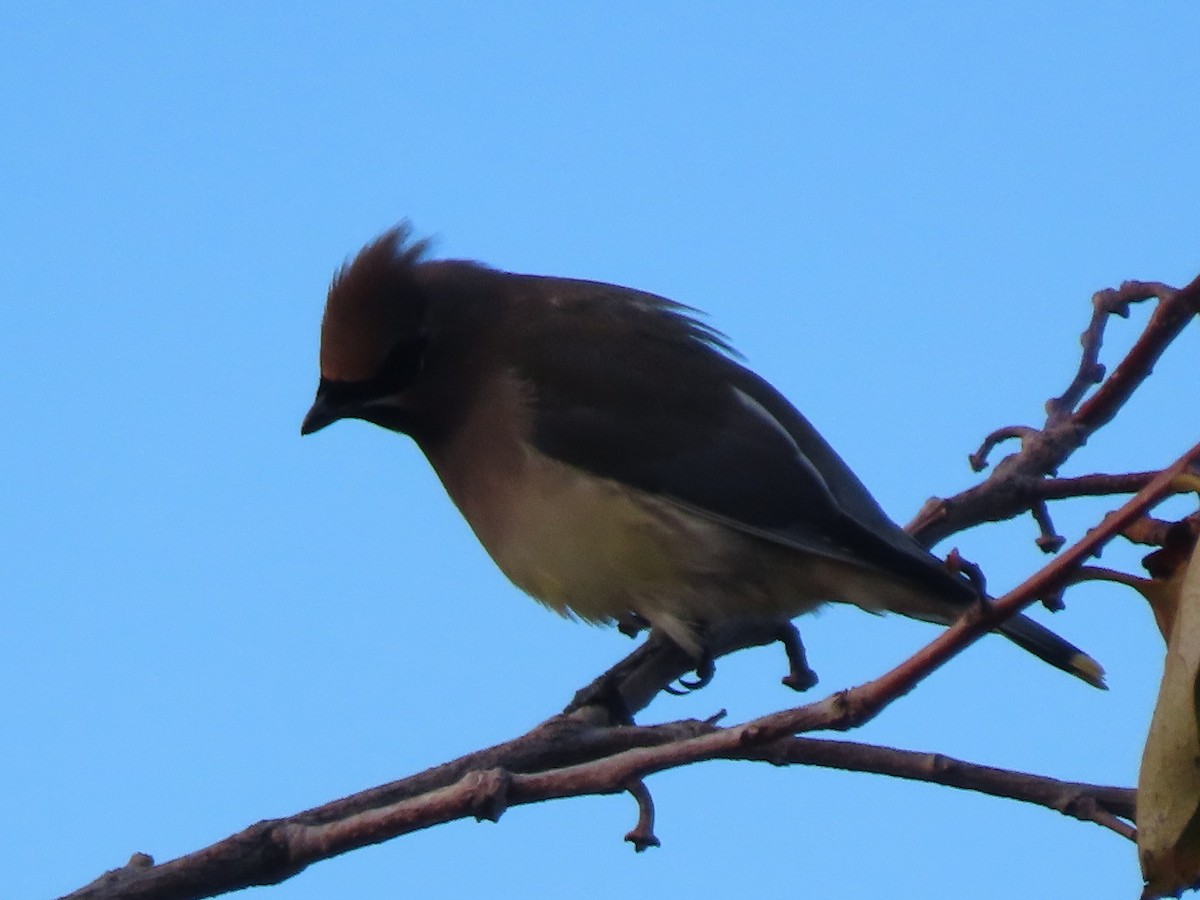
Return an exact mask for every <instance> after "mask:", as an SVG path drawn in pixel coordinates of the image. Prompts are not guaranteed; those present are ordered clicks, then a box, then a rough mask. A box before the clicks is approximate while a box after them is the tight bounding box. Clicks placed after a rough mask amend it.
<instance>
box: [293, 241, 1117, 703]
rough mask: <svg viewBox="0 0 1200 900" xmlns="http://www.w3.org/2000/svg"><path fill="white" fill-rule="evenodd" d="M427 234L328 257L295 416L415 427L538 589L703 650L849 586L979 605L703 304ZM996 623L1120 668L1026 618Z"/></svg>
mask: <svg viewBox="0 0 1200 900" xmlns="http://www.w3.org/2000/svg"><path fill="white" fill-rule="evenodd" d="M426 250H427V245H426V242H424V241H414V240H412V237H411V233H410V229H409V227H408V226H407V225H401V226H399V227H397V228H394V229H392V230H391V231H388V232H387V233H385V234H384V235H382V236H381V237H380V238H378V239H377V240H375V241H374V242H373V243H371V244H369V245H367V246H366V247H365V248H364V249H363V250H362V251H361V252H360V253H359V254H358V256H357V257H355V258H354V260H353V261H351V262H349V263H348V264H346V265H344V266H343V267H342V268H341V270H340V271H339V272H338V273H337V274H336V275H335V277H334V279H333V282H332V284H331V286H330V288H329V295H328V299H327V302H326V306H325V315H324V319H323V321H322V325H321V350H320V363H321V378H320V384H319V387H318V389H317V396H316V400H315V402H314V403H313V406H312V409H311V410H310V411H309V413H308V415H307V417H306V418H305V419H304V424H303V425H302V427H301V433H302V434H311V433H312V432H315V431H318V430H320V429H322V428H324V427H325V426H327V425H329V424H331V423H332V422H335V421H337V420H338V419H343V418H355V419H365V420H366V421H368V422H373V423H375V424H376V425H380V426H382V427H384V428H387V429H390V430H392V431H398V432H401V433H404V434H407V435H409V436H411V437H412V438H413V440H415V441H416V443H417V445H418V446H419V447H420V448H421V450H422V451H423V452H424V453H425V456H426V457H427V458H428V459H429V462H430V463H431V464H432V466H433V468H434V470H435V471H436V472H437V474H438V477H439V478H440V479H441V481H442V484H443V485H445V488H446V491H447V493H449V495H450V497H451V499H452V500H453V501H454V503H455V504H456V505H457V506H458V508H459V510H460V511H461V512H462V514H463V516H464V517H466V520H467V522H469V523H470V526H471V528H472V529H473V530H474V532H475V534H476V535H477V536H478V538H479V541H480V542H481V543H482V544H483V546H484V548H485V549H486V550H487V552H488V553H489V554H491V557H492V559H493V560H495V562H496V564H497V565H498V566H499V567H500V569H501V570H502V571H503V572H504V574H505V575H507V576H508V578H509V579H511V580H512V582H513V583H514V584H516V585H517V586H518V587H520V588H521V589H522V590H524V591H525V592H526V593H528V594H530V595H532V596H533V597H534V598H536V599H537V600H539V601H541V602H542V603H544V604H545V605H546V606H548V607H550V608H551V609H554V610H556V611H558V612H560V613H563V614H573V615H575V616H577V617H578V618H580V619H583V620H585V621H587V622H595V623H612V622H622V623H629V622H635V623H644V624H648V625H649V626H650V627H651V629H652V630H653V631H654V632H657V633H658V634H660V635H665V636H666V637H668V638H669V639H670V640H672V641H674V642H675V643H676V644H677V645H679V646H680V647H681V648H683V649H684V650H685V651H686V652H687V653H688V654H690V656H691V657H692V658H694V659H696V660H697V662H698V663H699V662H701V661H703V660H704V659H705V656H706V652H707V651H706V647H705V635H706V633H707V631H708V630H709V629H711V628H713V627H715V626H718V625H721V624H722V623H728V622H730V621H731V620H738V619H741V618H747V619H750V618H754V619H771V620H778V621H780V622H784V623H786V622H787V621H788V620H790V619H791V618H793V617H795V616H797V615H799V614H801V613H805V612H809V611H811V610H813V609H815V608H816V607H818V606H820V605H822V604H823V603H825V602H826V601H840V602H843V603H852V604H855V605H857V606H860V607H862V608H863V609H866V610H869V611H872V612H882V611H888V610H890V611H894V612H898V613H901V614H903V615H906V616H910V617H913V618H917V619H924V620H928V621H933V622H937V623H941V624H949V623H951V622H953V621H954V620H955V619H957V618H958V617H960V616H961V615H962V614H963V613H964V612H965V611H967V610H968V609H969V608H970V606H971V604H972V603H974V602H976V601H977V600H978V595H977V593H976V591H975V589H974V588H973V587H972V586H971V584H970V583H969V582H968V581H967V579H965V578H963V577H962V576H961V575H959V574H956V573H954V572H952V571H950V570H949V569H948V568H947V567H946V566H945V564H943V563H942V562H941V561H940V560H938V559H937V558H936V557H934V556H932V555H931V554H930V553H928V552H927V551H926V550H924V549H923V548H922V547H920V546H919V545H918V544H917V543H916V542H915V541H914V540H913V539H912V538H910V537H909V536H908V535H907V534H906V533H905V532H904V531H903V530H901V529H900V528H899V527H898V526H897V525H896V524H895V523H893V522H892V521H891V520H890V519H889V518H888V517H887V515H886V514H885V513H884V512H883V510H882V509H881V508H880V507H879V505H878V504H877V503H876V501H875V500H874V498H873V497H872V496H871V495H870V493H869V492H868V491H867V489H866V488H865V487H864V486H863V485H862V483H861V482H860V481H859V480H858V478H857V477H856V476H855V475H854V473H853V472H852V471H851V470H850V468H849V467H848V466H847V465H846V464H845V463H844V462H843V461H842V460H841V458H840V457H838V455H837V454H836V453H835V452H834V451H833V449H832V448H831V447H830V446H829V445H828V444H827V443H826V442H825V440H824V439H823V438H822V437H821V436H820V435H819V434H818V433H817V431H816V430H815V429H814V428H813V427H812V425H810V424H809V423H808V421H807V420H806V419H805V418H804V417H803V416H802V415H801V414H800V413H799V412H798V411H797V410H796V409H795V408H794V407H793V406H792V405H791V404H790V403H789V402H788V401H787V400H786V399H784V397H783V396H782V395H781V394H780V393H779V392H778V391H776V390H775V389H774V388H773V387H771V385H769V384H768V383H767V382H766V381H764V380H763V379H762V378H760V377H759V376H758V375H756V374H754V373H753V372H751V371H750V370H749V369H747V368H745V367H744V366H743V365H741V364H740V363H739V362H738V361H737V359H736V358H735V355H734V353H733V351H732V350H731V348H730V346H729V345H728V344H727V343H726V339H725V338H724V337H723V336H722V335H721V334H720V333H718V332H716V331H714V330H713V329H711V328H710V327H709V326H707V325H705V324H703V323H702V322H700V321H698V320H697V319H696V318H695V317H694V315H693V313H694V310H692V309H690V308H689V307H686V306H682V305H680V304H678V303H675V302H673V301H671V300H667V299H664V298H663V297H658V296H655V295H654V294H648V293H644V292H642V291H638V290H633V289H631V288H626V287H618V286H616V285H611V284H602V283H599V282H593V281H581V280H575V279H568V278H551V277H543V276H535V275H518V274H513V273H509V272H503V271H498V270H496V269H492V268H489V267H487V266H485V265H482V264H479V263H475V262H467V261H461V260H429V259H426V258H425V255H426ZM999 631H1000V632H1001V633H1002V634H1004V635H1005V636H1006V637H1008V638H1009V639H1010V640H1012V641H1013V642H1014V643H1016V644H1017V645H1019V646H1020V647H1023V648H1024V649H1026V650H1028V651H1029V652H1031V653H1033V654H1034V655H1036V656H1038V657H1040V658H1041V659H1043V660H1045V661H1046V662H1048V663H1050V664H1051V665H1053V666H1057V667H1058V668H1060V669H1063V670H1065V671H1067V672H1070V673H1071V674H1073V675H1076V676H1078V677H1079V678H1081V679H1083V680H1084V681H1086V682H1088V683H1090V684H1093V685H1096V686H1097V687H1103V686H1104V672H1103V669H1102V668H1101V667H1100V665H1099V664H1098V663H1096V662H1095V661H1094V660H1093V659H1091V658H1090V657H1089V656H1087V655H1086V654H1085V653H1083V652H1082V651H1080V650H1079V649H1078V648H1076V647H1074V646H1072V645H1071V644H1069V643H1067V642H1066V641H1065V640H1063V639H1062V638H1060V637H1058V636H1057V635H1056V634H1054V633H1053V632H1051V631H1049V630H1047V629H1046V628H1043V627H1042V626H1041V625H1039V624H1037V623H1036V622H1034V621H1033V620H1032V619H1029V618H1027V617H1025V616H1017V617H1016V618H1013V619H1010V620H1008V621H1007V622H1005V623H1004V624H1003V625H1001V626H1000V627H999ZM813 681H815V677H814V679H813ZM808 683H810V684H811V683H812V682H811V681H810V682H808ZM798 686H799V687H804V686H807V685H805V684H801V685H798Z"/></svg>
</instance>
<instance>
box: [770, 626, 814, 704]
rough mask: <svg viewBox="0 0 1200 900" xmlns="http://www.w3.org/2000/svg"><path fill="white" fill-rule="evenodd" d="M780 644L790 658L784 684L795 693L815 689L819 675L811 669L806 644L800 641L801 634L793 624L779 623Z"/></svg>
mask: <svg viewBox="0 0 1200 900" xmlns="http://www.w3.org/2000/svg"><path fill="white" fill-rule="evenodd" d="M779 643H781V644H783V649H784V652H786V653H787V658H788V673H787V674H786V675H784V676H783V678H782V681H783V683H784V684H785V685H786V686H787V687H790V688H791V689H792V690H793V691H807V690H808V689H809V688H811V687H815V686H816V684H817V680H818V679H817V673H816V672H814V671H813V670H812V669H811V668H810V667H809V665H808V654H806V653H805V652H804V642H803V641H801V640H800V632H799V631H797V630H796V626H795V625H793V624H792V623H791V622H780V623H779Z"/></svg>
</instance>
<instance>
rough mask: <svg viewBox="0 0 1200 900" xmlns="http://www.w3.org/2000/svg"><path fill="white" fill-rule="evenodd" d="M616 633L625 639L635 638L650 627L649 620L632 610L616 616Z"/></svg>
mask: <svg viewBox="0 0 1200 900" xmlns="http://www.w3.org/2000/svg"><path fill="white" fill-rule="evenodd" d="M616 622H617V631H619V632H621V634H623V635H625V636H626V637H631V638H635V637H637V636H638V635H639V634H640V633H641V632H643V631H645V630H646V629H647V628H649V627H650V620H649V619H647V618H646V617H645V616H643V615H641V614H640V613H636V612H634V611H633V610H632V609H631V610H628V611H626V612H624V613H622V614H621V615H619V616H617V619H616Z"/></svg>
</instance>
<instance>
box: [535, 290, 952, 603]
mask: <svg viewBox="0 0 1200 900" xmlns="http://www.w3.org/2000/svg"><path fill="white" fill-rule="evenodd" d="M591 289H592V291H593V294H594V295H595V296H591V295H589V296H588V297H587V298H586V300H584V301H577V302H576V304H575V305H572V304H565V311H564V312H562V314H561V316H560V321H559V323H558V325H559V326H560V327H557V328H554V329H549V330H547V331H546V332H540V330H539V332H537V333H536V334H541V335H543V336H541V337H537V336H534V335H535V332H533V331H532V330H531V331H530V332H529V334H530V337H528V338H526V339H525V340H524V341H522V344H523V346H522V347H521V351H520V354H519V355H518V357H517V358H518V359H519V360H520V362H519V364H518V370H519V371H520V373H521V374H522V375H523V376H524V377H525V379H526V381H527V383H528V384H529V386H530V388H531V391H530V393H531V396H532V403H533V443H534V446H535V447H536V448H537V449H538V450H539V451H541V452H542V453H545V454H547V455H548V456H551V457H553V458H555V459H558V460H560V461H562V462H565V463H568V464H570V465H573V466H575V467H577V468H580V469H583V470H585V471H587V472H590V473H592V474H594V475H598V476H600V477H603V478H610V479H613V480H615V481H619V482H621V483H624V484H628V485H631V486H632V487H635V488H637V489H639V490H642V491H645V492H647V493H650V494H653V495H655V496H658V497H662V498H666V499H669V500H671V501H673V502H675V503H677V504H679V505H681V506H684V507H686V508H688V509H689V510H691V511H693V512H695V513H697V514H699V515H702V516H705V517H707V518H710V519H713V520H716V521H720V522H722V523H724V524H726V525H728V526H730V527H733V528H735V529H738V530H740V531H743V532H746V533H749V534H754V535H757V536H759V537H761V538H764V539H766V540H769V541H772V542H774V543H777V544H782V545H785V546H789V547H794V548H796V549H799V550H802V551H805V552H810V553H817V554H821V555H824V556H828V557H832V558H836V559H841V560H844V561H849V562H852V563H854V564H856V565H859V566H863V567H866V568H873V569H877V570H880V569H882V570H884V571H889V572H892V573H894V574H896V575H899V576H902V577H906V578H908V579H911V580H914V581H916V582H917V583H919V584H921V583H924V584H927V585H929V586H930V587H932V588H935V589H940V590H939V593H942V594H949V595H950V596H953V597H955V598H956V599H961V600H963V601H964V602H965V601H966V600H967V599H969V597H970V596H971V592H970V590H969V588H967V587H966V585H965V582H964V583H961V584H958V582H959V579H958V578H956V577H953V576H951V575H950V574H949V573H948V572H947V571H946V570H945V568H944V567H943V566H941V565H940V563H939V562H938V561H937V560H936V559H934V558H933V557H932V556H930V555H929V554H928V553H926V552H925V550H923V549H922V548H921V547H920V546H918V545H917V544H916V542H914V541H913V540H912V539H911V538H910V537H909V536H908V535H907V534H905V533H904V532H903V531H901V530H900V529H899V528H898V527H897V526H896V525H895V523H893V522H892V521H891V520H890V519H889V518H888V517H887V515H886V514H885V513H884V512H883V510H882V509H880V507H879V505H878V504H877V503H876V501H875V500H874V498H873V497H872V496H871V495H870V493H869V492H868V491H867V489H866V488H865V487H864V486H863V485H862V483H861V482H860V481H859V480H858V478H857V477H856V476H855V475H854V474H853V473H852V472H851V471H850V469H849V467H848V466H847V465H846V464H845V463H844V462H843V461H842V460H841V458H840V457H838V455H837V454H836V453H835V452H834V451H833V449H832V448H831V447H830V446H829V445H828V444H827V443H826V442H825V440H824V439H823V438H822V437H821V436H820V435H819V434H818V433H817V431H816V429H814V428H813V427H812V425H810V424H809V423H808V421H807V420H806V419H805V418H804V417H803V416H802V415H801V414H800V413H799V412H798V411H797V410H796V409H795V408H794V407H793V406H792V405H791V404H790V403H789V402H788V401H787V400H786V399H785V398H784V397H783V396H782V395H781V394H779V392H778V391H776V390H775V389H774V388H772V387H771V386H770V385H769V384H768V383H767V382H766V381H764V380H763V379H762V378H760V377H758V376H757V375H755V374H754V373H752V372H750V371H749V370H748V369H746V368H745V367H743V366H741V365H740V364H738V363H737V362H736V361H735V360H733V359H732V358H730V356H728V355H727V354H726V352H723V351H725V350H727V349H728V348H727V347H726V346H725V345H724V343H723V341H722V340H721V338H720V336H719V335H715V334H714V333H713V332H711V331H709V330H707V329H706V328H705V327H704V326H703V325H701V324H699V323H697V322H696V321H695V320H694V319H692V318H690V317H689V316H688V315H687V314H686V311H685V308H683V307H679V306H677V305H675V304H672V303H670V302H669V301H665V300H662V299H661V298H657V297H653V296H652V295H645V294H640V293H638V292H633V291H626V290H625V289H621V288H612V287H608V286H601V285H593V286H591ZM597 306H599V307H600V308H601V309H602V310H603V312H604V314H605V316H606V317H605V316H601V315H598V314H597V309H596V308H595V307H597ZM583 307H587V308H583ZM576 320H578V327H574V322H575V321H576ZM545 335H552V336H551V337H546V336H545Z"/></svg>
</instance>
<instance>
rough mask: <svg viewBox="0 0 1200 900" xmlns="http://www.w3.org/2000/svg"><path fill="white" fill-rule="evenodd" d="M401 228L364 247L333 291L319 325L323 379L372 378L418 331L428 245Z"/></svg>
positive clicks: (336, 277)
mask: <svg viewBox="0 0 1200 900" xmlns="http://www.w3.org/2000/svg"><path fill="white" fill-rule="evenodd" d="M411 236H412V227H411V226H410V225H409V223H407V222H402V223H401V224H399V225H397V226H396V227H395V228H392V229H390V230H389V231H386V232H384V233H383V234H382V235H380V236H379V237H378V238H377V239H376V240H374V241H372V242H371V243H370V244H368V245H367V246H366V247H364V248H363V249H362V250H361V251H359V254H358V255H357V256H356V257H354V259H353V260H351V261H349V262H347V263H346V264H345V265H343V266H342V267H341V269H339V270H338V272H337V274H336V275H334V277H333V282H332V283H331V284H330V285H329V295H328V297H327V299H326V301H325V316H324V318H323V319H322V321H321V375H322V376H323V377H325V378H328V379H330V380H332V381H360V380H363V379H366V378H370V377H371V376H372V375H374V374H375V373H376V372H377V371H378V369H379V367H380V365H381V364H382V362H383V360H384V358H385V357H386V356H387V354H388V352H389V351H390V350H391V349H392V347H393V346H394V345H395V343H396V340H397V339H398V338H399V337H401V336H402V335H404V334H405V333H406V332H407V331H409V330H413V329H416V328H417V327H419V324H420V321H421V318H422V316H423V315H424V307H425V301H424V298H423V297H422V292H421V290H420V286H419V284H418V282H417V279H416V277H415V275H414V269H415V267H416V266H417V264H418V263H419V262H421V260H422V258H423V257H424V255H425V251H426V250H427V249H428V246H429V241H428V240H419V241H413V240H411Z"/></svg>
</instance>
